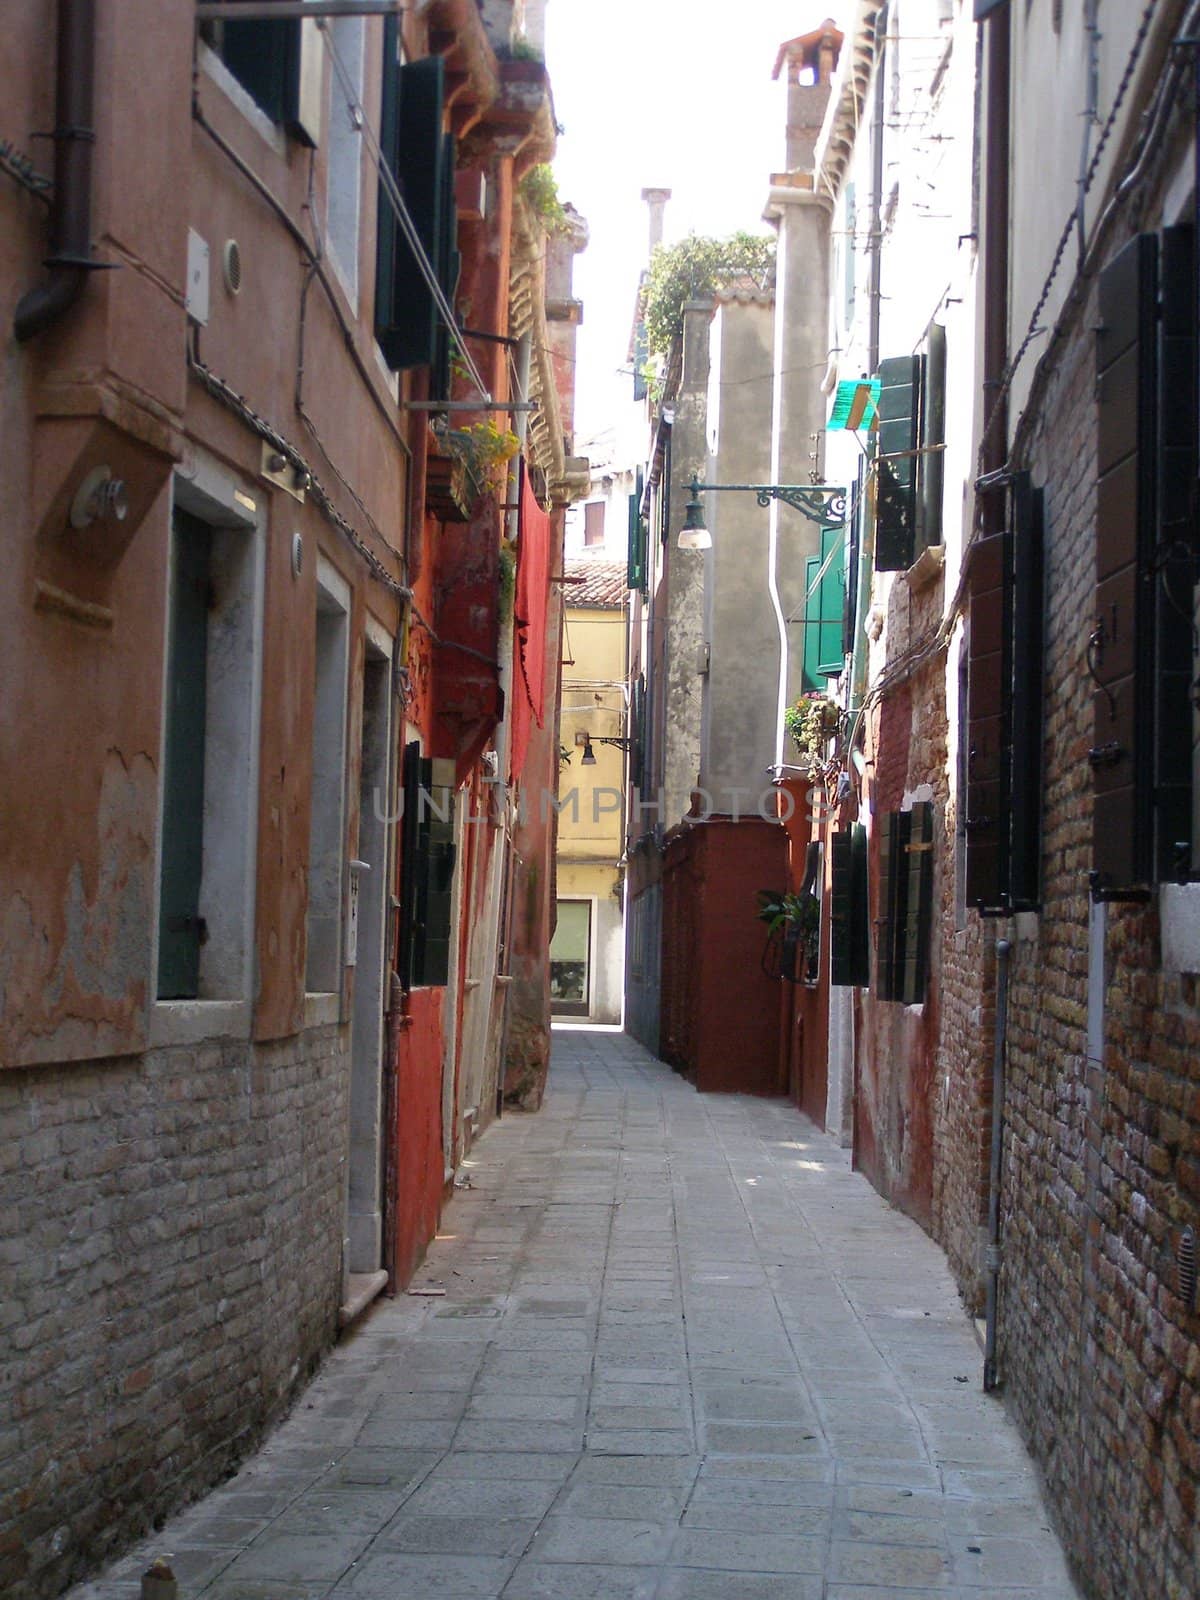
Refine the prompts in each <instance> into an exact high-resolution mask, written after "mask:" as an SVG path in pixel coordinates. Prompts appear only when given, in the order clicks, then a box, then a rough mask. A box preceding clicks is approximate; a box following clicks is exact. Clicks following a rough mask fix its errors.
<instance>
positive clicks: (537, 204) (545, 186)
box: [521, 161, 570, 233]
mask: <svg viewBox="0 0 1200 1600" xmlns="http://www.w3.org/2000/svg"><path fill="white" fill-rule="evenodd" d="M521 198H522V199H523V200H524V201H525V204H526V205H527V206H528V207H529V209H530V210H531V211H532V212H533V214H534V216H535V217H537V219H538V221H539V222H540V223H541V225H542V227H543V228H545V230H546V232H547V233H565V232H566V230H567V228H568V227H569V226H570V224H569V222H568V221H567V213H566V210H565V208H564V206H563V203H562V201H561V200H560V199H559V198H558V181H557V179H556V178H555V176H554V170H553V168H552V167H550V166H549V165H548V164H547V163H546V162H544V161H543V162H542V163H541V164H540V166H536V167H530V169H529V171H528V172H527V173H526V174H525V176H524V177H523V178H522V179H521Z"/></svg>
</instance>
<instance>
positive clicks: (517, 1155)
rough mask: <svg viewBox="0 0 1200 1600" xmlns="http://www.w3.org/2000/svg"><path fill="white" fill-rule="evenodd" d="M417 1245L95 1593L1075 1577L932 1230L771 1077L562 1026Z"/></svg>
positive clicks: (836, 1590)
mask: <svg viewBox="0 0 1200 1600" xmlns="http://www.w3.org/2000/svg"><path fill="white" fill-rule="evenodd" d="M459 1181H460V1184H462V1185H465V1186H463V1187H460V1188H459V1189H458V1191H457V1192H456V1194H455V1196H454V1199H453V1202H452V1204H450V1206H449V1207H448V1208H447V1211H446V1213H445V1215H444V1217H443V1220H442V1226H441V1231H440V1233H439V1235H438V1237H437V1239H436V1241H435V1243H434V1244H433V1245H432V1247H431V1249H430V1251H429V1255H428V1257H427V1260H426V1262H425V1265H424V1267H423V1268H422V1269H421V1270H420V1271H419V1272H418V1274H417V1277H416V1279H415V1281H414V1283H413V1285H412V1287H411V1289H410V1291H409V1292H408V1293H407V1294H403V1295H401V1296H400V1297H399V1298H397V1299H395V1300H392V1301H385V1302H381V1303H380V1304H379V1305H378V1306H377V1308H376V1309H375V1311H374V1312H373V1314H372V1315H371V1316H370V1317H369V1318H368V1319H367V1320H366V1322H365V1323H364V1324H363V1325H362V1326H361V1327H360V1329H359V1330H358V1331H356V1332H355V1333H353V1335H352V1336H350V1337H349V1338H348V1339H346V1341H345V1342H344V1343H343V1344H342V1345H341V1346H340V1347H339V1348H338V1349H337V1350H336V1351H335V1352H334V1353H333V1355H332V1356H331V1357H330V1358H329V1360H328V1361H327V1362H326V1364H325V1366H324V1368H323V1370H322V1372H321V1374H320V1376H319V1378H318V1379H317V1381H316V1382H315V1383H314V1384H313V1385H312V1387H311V1388H310V1389H309V1390H308V1391H307V1393H306V1394H305V1395H304V1396H303V1398H302V1399H301V1401H300V1402H299V1405H298V1407H297V1409H296V1410H295V1412H294V1413H293V1415H292V1416H291V1417H290V1419H289V1420H288V1421H287V1422H286V1423H285V1424H284V1425H283V1426H282V1427H281V1428H280V1429H279V1430H278V1431H277V1432H276V1433H275V1434H274V1436H273V1437H272V1438H271V1439H270V1440H269V1441H268V1443H267V1445H266V1447H265V1448H264V1449H263V1450H261V1451H260V1452H259V1453H258V1455H256V1456H255V1457H253V1458H252V1459H251V1460H250V1461H249V1462H248V1463H247V1464H246V1466H245V1467H244V1468H243V1469H242V1471H241V1472H239V1473H238V1475H237V1476H236V1477H235V1478H233V1479H232V1480H230V1481H229V1482H228V1483H226V1484H225V1485H224V1486H223V1487H222V1488H220V1489H218V1490H217V1491H216V1492H214V1493H213V1494H210V1495H209V1496H208V1497H207V1498H206V1499H205V1500H203V1501H202V1502H200V1503H199V1504H198V1505H197V1506H195V1507H193V1508H192V1509H191V1510H190V1511H189V1512H187V1513H186V1514H185V1515H183V1516H181V1517H179V1518H176V1519H175V1520H173V1521H171V1522H170V1523H168V1524H167V1526H166V1527H165V1528H163V1529H162V1530H161V1531H160V1532H159V1533H157V1534H155V1535H154V1536H153V1537H152V1538H151V1539H149V1540H147V1541H146V1542H144V1543H143V1544H142V1545H141V1546H140V1547H139V1548H138V1549H136V1550H135V1551H134V1552H133V1553H132V1554H131V1555H129V1556H128V1557H126V1558H125V1559H124V1560H122V1561H121V1562H120V1563H119V1564H118V1565H117V1566H115V1567H113V1568H111V1569H110V1570H109V1571H108V1572H107V1573H104V1574H102V1575H101V1577H100V1578H99V1579H98V1580H97V1581H95V1582H93V1583H90V1584H88V1585H86V1586H83V1587H81V1588H77V1589H76V1590H74V1591H73V1593H72V1600H127V1597H133V1596H136V1595H137V1594H138V1593H139V1586H140V1579H141V1575H142V1573H143V1572H144V1571H145V1570H146V1568H147V1566H148V1565H149V1563H150V1561H151V1560H152V1559H153V1558H155V1557H157V1556H160V1555H166V1556H168V1557H169V1560H170V1564H171V1566H172V1568H173V1570H174V1573H175V1575H176V1577H177V1580H178V1586H179V1597H180V1600H196V1597H199V1596H204V1597H205V1600H276V1597H278V1600H285V1597H286V1600H316V1597H318V1596H325V1595H329V1594H333V1595H336V1596H339V1597H341V1596H346V1597H353V1600H407V1597H409V1596H417V1595H422V1594H425V1593H427V1592H428V1593H436V1594H437V1595H438V1596H440V1597H455V1596H462V1597H466V1596H473V1597H490V1596H500V1595H503V1596H504V1597H505V1600H567V1597H571V1600H633V1597H643V1600H652V1597H653V1600H709V1597H713V1600H715V1597H718V1596H719V1597H720V1600H776V1597H778V1600H785V1597H786V1600H880V1597H882V1596H884V1595H900V1596H909V1597H911V1600H916V1597H918V1596H921V1595H926V1594H927V1595H930V1596H932V1595H935V1594H936V1595H937V1596H938V1597H939V1600H946V1597H947V1596H955V1595H957V1596H972V1597H976V1600H978V1597H982V1596H991V1595H1003V1596H1004V1597H1005V1600H1033V1597H1035V1596H1036V1597H1038V1600H1069V1597H1073V1596H1074V1595H1075V1592H1076V1591H1075V1589H1074V1588H1073V1586H1072V1584H1071V1581H1070V1579H1069V1577H1068V1574H1067V1571H1066V1568H1065V1565H1064V1562H1063V1559H1062V1556H1061V1554H1060V1550H1059V1545H1058V1542H1057V1540H1056V1539H1055V1537H1054V1535H1053V1533H1052V1532H1051V1531H1050V1528H1049V1523H1048V1520H1047V1517H1046V1513H1045V1510H1044V1508H1043V1504H1042V1501H1041V1499H1040V1496H1039V1492H1038V1486H1037V1481H1036V1478H1035V1474H1034V1472H1033V1470H1032V1468H1031V1466H1030V1464H1029V1460H1028V1458H1027V1456H1026V1454H1025V1451H1024V1449H1023V1447H1022V1445H1021V1443H1020V1441H1019V1439H1018V1436H1017V1433H1016V1431H1015V1429H1014V1428H1013V1427H1012V1426H1011V1425H1010V1424H1009V1422H1008V1421H1007V1419H1006V1417H1005V1413H1004V1410H1003V1408H1002V1405H1001V1403H1000V1402H999V1401H997V1400H996V1399H992V1398H988V1397H985V1396H984V1395H983V1394H982V1393H981V1391H980V1382H979V1373H980V1354H979V1349H978V1347H977V1344H976V1340H975V1336H974V1332H973V1329H972V1327H971V1324H970V1322H969V1321H968V1319H967V1318H966V1317H965V1315H964V1313H963V1311H962V1308H961V1305H960V1302H959V1299H958V1296H957V1294H956V1292H955V1289H954V1285H953V1282H952V1280H951V1277H950V1275H949V1272H948V1271H947V1269H946V1266H945V1261H944V1258H943V1256H942V1253H941V1252H940V1250H939V1249H938V1248H937V1246H936V1245H935V1244H934V1243H933V1242H932V1241H931V1240H930V1239H929V1238H928V1237H927V1236H926V1235H925V1234H924V1233H922V1231H921V1230H920V1229H919V1228H918V1227H917V1226H916V1225H915V1224H914V1223H912V1222H910V1221H909V1220H908V1219H906V1218H905V1217H904V1216H902V1215H901V1214H900V1213H898V1212H897V1211H895V1210H893V1209H892V1208H891V1207H890V1206H889V1205H888V1204H887V1203H886V1202H885V1201H884V1200H883V1199H881V1198H880V1196H879V1195H878V1194H877V1193H876V1192H875V1191H874V1190H873V1189H872V1188H871V1186H870V1185H869V1183H868V1182H867V1181H866V1179H865V1178H863V1177H861V1176H860V1175H857V1174H854V1173H852V1172H851V1171H850V1167H849V1160H848V1156H847V1154H846V1152H845V1151H843V1150H842V1149H840V1148H839V1147H838V1146H836V1145H835V1144H834V1143H833V1141H831V1140H830V1139H828V1138H827V1137H826V1136H825V1135H823V1134H820V1133H818V1132H816V1131H814V1129H813V1127H812V1125H811V1124H810V1123H809V1122H807V1121H806V1120H805V1119H804V1118H803V1117H802V1116H801V1115H800V1113H799V1112H797V1111H796V1110H795V1109H793V1108H792V1107H791V1106H790V1105H789V1104H788V1103H786V1102H784V1101H782V1100H763V1099H751V1098H749V1097H745V1096H732V1095H723V1096H713V1095H703V1094H698V1093H697V1092H696V1091H695V1090H694V1089H693V1088H692V1087H691V1086H690V1085H689V1084H687V1083H685V1082H684V1081H683V1080H682V1079H681V1078H680V1077H678V1076H677V1075H675V1074H674V1073H672V1072H671V1071H670V1069H669V1068H667V1067H666V1066H664V1065H663V1064H662V1063H661V1062H659V1061H657V1060H655V1059H654V1058H653V1057H652V1056H651V1055H650V1054H648V1053H647V1052H646V1051H645V1050H643V1049H642V1048H641V1047H640V1046H639V1045H638V1044H636V1043H635V1042H634V1041H633V1040H632V1039H630V1038H628V1037H627V1036H625V1035H622V1034H618V1033H613V1032H608V1031H602V1030H587V1029H574V1030H561V1031H556V1033H555V1038H554V1059H553V1064H552V1070H551V1076H550V1086H549V1091H548V1094H547V1098H546V1103H545V1106H544V1108H543V1110H542V1112H541V1114H540V1115H539V1116H536V1117H526V1116H519V1115H518V1116H508V1117H505V1118H504V1119H503V1120H502V1121H500V1122H499V1123H497V1124H495V1125H494V1126H493V1127H492V1128H490V1129H489V1130H488V1132H487V1133H486V1134H485V1136H484V1137H483V1139H482V1140H481V1141H480V1143H479V1144H478V1145H477V1146H476V1148H475V1151H474V1153H473V1156H472V1158H471V1160H470V1162H469V1163H468V1165H467V1167H466V1168H464V1171H463V1174H462V1175H461V1176H460V1180H459Z"/></svg>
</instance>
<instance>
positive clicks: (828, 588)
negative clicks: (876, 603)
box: [801, 528, 846, 689]
mask: <svg viewBox="0 0 1200 1600" xmlns="http://www.w3.org/2000/svg"><path fill="white" fill-rule="evenodd" d="M845 610H846V546H845V538H844V534H843V530H842V529H841V528H822V529H821V542H820V546H819V549H818V553H817V554H816V555H815V556H810V557H809V558H808V559H807V560H806V561H805V563H804V652H803V665H802V680H801V681H802V683H803V685H804V688H805V689H825V688H826V687H827V681H828V679H830V678H835V677H836V676H837V675H838V673H839V672H841V670H842V668H843V666H844V665H845V656H844V654H843V649H842V641H843V636H844V628H845Z"/></svg>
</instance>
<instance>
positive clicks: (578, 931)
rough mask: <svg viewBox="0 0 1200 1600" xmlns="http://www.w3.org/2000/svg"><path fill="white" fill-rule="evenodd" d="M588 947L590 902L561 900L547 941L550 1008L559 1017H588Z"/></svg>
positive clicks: (589, 962)
mask: <svg viewBox="0 0 1200 1600" xmlns="http://www.w3.org/2000/svg"><path fill="white" fill-rule="evenodd" d="M591 946H592V905H591V901H590V900H560V901H559V902H558V916H557V918H556V921H555V927H554V937H553V939H552V940H551V941H550V1004H551V1006H552V1007H553V1009H554V1011H555V1012H557V1013H558V1014H559V1015H565V1016H578V1017H585V1016H587V1011H588V979H589V976H590V973H589V969H590V966H591Z"/></svg>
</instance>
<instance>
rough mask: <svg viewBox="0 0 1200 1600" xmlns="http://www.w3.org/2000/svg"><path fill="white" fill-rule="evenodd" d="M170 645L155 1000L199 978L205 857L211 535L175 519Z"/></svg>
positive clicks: (188, 988)
mask: <svg viewBox="0 0 1200 1600" xmlns="http://www.w3.org/2000/svg"><path fill="white" fill-rule="evenodd" d="M172 533H173V562H172V572H171V602H170V604H171V610H170V630H171V633H170V646H169V653H168V657H167V693H166V728H165V730H164V731H165V738H164V765H163V803H162V868H161V872H160V876H159V934H158V998H159V999H160V1000H188V999H194V998H195V997H196V995H197V993H198V990H199V982H200V944H201V940H202V935H203V926H204V925H203V923H202V921H201V919H200V914H199V913H200V878H201V872H202V869H203V854H204V737H205V724H206V718H207V675H208V602H209V585H210V571H209V568H210V559H211V548H212V535H211V533H210V531H209V529H208V527H207V526H206V525H205V524H204V523H202V522H198V521H197V520H196V519H195V518H194V517H189V516H188V515H187V513H186V512H183V511H178V510H177V511H176V512H175V514H174V518H173V527H172Z"/></svg>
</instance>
